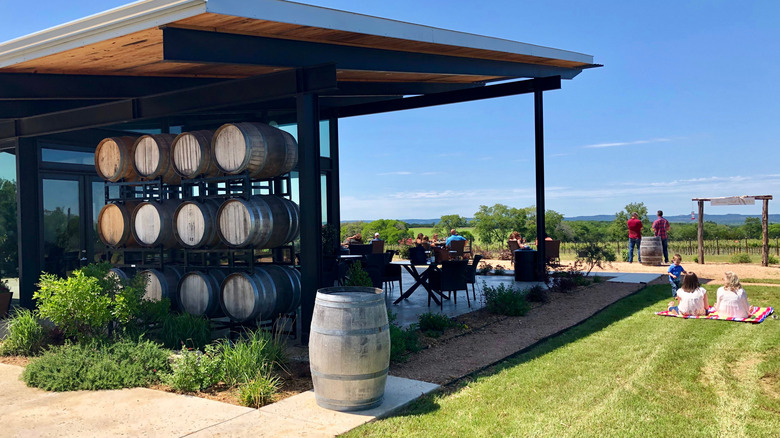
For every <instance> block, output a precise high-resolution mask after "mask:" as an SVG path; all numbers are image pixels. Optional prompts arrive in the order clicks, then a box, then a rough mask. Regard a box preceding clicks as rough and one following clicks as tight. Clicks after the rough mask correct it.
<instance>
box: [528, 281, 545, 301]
mask: <svg viewBox="0 0 780 438" xmlns="http://www.w3.org/2000/svg"><path fill="white" fill-rule="evenodd" d="M525 299H526V300H527V301H529V302H533V303H546V302H549V301H550V296H549V295H548V293H547V289H546V288H544V287H542V286H540V285H538V284H537V285H536V286H533V287H530V288H528V289H526V291H525Z"/></svg>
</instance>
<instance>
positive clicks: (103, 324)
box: [33, 271, 113, 341]
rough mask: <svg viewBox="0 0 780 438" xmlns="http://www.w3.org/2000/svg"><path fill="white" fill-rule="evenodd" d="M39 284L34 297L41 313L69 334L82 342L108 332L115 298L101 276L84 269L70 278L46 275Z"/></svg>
mask: <svg viewBox="0 0 780 438" xmlns="http://www.w3.org/2000/svg"><path fill="white" fill-rule="evenodd" d="M38 286H39V287H40V289H39V290H37V291H36V292H35V294H34V295H33V297H34V298H35V299H36V300H38V312H39V314H40V315H41V317H42V318H47V319H49V320H51V321H52V322H53V323H54V324H55V325H56V326H57V327H58V328H59V329H60V330H62V332H63V333H64V334H65V336H68V337H71V338H76V339H78V340H80V341H82V340H86V339H89V338H94V337H101V336H105V335H106V334H107V332H106V330H107V328H108V323H109V321H111V319H112V316H113V315H112V307H113V301H112V299H111V297H110V296H108V295H107V294H106V293H105V292H104V290H103V288H102V287H101V283H100V281H99V280H98V279H96V278H94V277H90V276H87V275H85V274H84V273H83V272H82V271H74V272H73V275H72V276H70V277H68V278H66V279H61V278H58V277H57V276H55V275H51V274H43V275H41V282H40V283H39V284H38Z"/></svg>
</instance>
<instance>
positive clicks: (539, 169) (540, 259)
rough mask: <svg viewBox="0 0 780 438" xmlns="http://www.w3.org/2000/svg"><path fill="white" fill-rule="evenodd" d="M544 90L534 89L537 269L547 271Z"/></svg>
mask: <svg viewBox="0 0 780 438" xmlns="http://www.w3.org/2000/svg"><path fill="white" fill-rule="evenodd" d="M543 113H544V110H543V106H542V91H541V90H536V91H534V136H535V145H536V148H535V149H536V241H537V245H536V257H537V260H536V269H537V272H545V270H546V269H547V264H546V261H547V254H545V248H544V237H545V233H544V211H545V208H544V117H543Z"/></svg>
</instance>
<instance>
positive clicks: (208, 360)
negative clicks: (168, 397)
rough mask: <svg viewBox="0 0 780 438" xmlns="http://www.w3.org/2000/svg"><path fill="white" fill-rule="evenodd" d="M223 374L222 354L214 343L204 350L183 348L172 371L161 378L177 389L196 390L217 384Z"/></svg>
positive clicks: (174, 360)
mask: <svg viewBox="0 0 780 438" xmlns="http://www.w3.org/2000/svg"><path fill="white" fill-rule="evenodd" d="M222 376H223V372H222V361H221V356H220V354H219V352H218V351H217V348H216V347H215V346H214V345H209V346H206V347H205V349H204V352H200V351H198V350H189V349H186V348H185V349H182V351H181V353H180V354H179V355H178V356H175V357H174V358H173V360H172V363H171V372H170V373H168V374H164V375H163V376H161V380H162V382H163V383H165V384H166V385H168V386H170V387H171V388H173V389H175V390H177V391H185V392H195V391H200V390H203V389H207V388H210V387H211V386H214V385H216V384H217V383H219V381H220V380H222Z"/></svg>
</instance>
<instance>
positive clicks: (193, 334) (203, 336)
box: [153, 313, 211, 350]
mask: <svg viewBox="0 0 780 438" xmlns="http://www.w3.org/2000/svg"><path fill="white" fill-rule="evenodd" d="M153 336H154V337H155V339H157V340H159V341H160V342H162V344H163V345H164V346H165V347H166V348H170V349H172V350H176V349H179V348H182V346H184V347H187V348H195V349H198V348H200V349H202V348H204V347H205V346H206V345H207V344H208V343H209V342H211V324H210V323H209V320H208V319H207V318H204V317H201V316H195V315H190V314H189V313H182V314H167V315H165V317H164V318H163V319H162V324H161V325H160V329H159V330H157V331H154V332H153Z"/></svg>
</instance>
